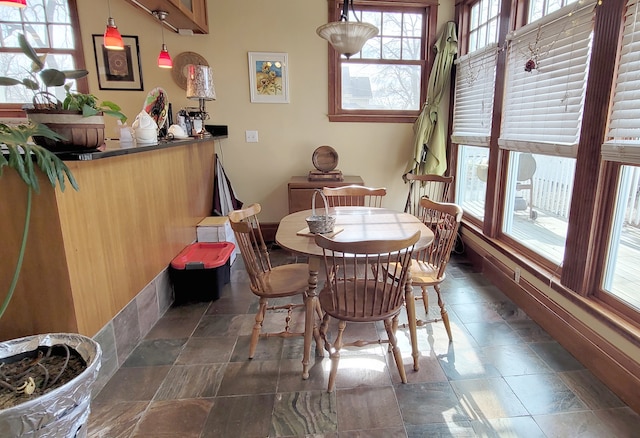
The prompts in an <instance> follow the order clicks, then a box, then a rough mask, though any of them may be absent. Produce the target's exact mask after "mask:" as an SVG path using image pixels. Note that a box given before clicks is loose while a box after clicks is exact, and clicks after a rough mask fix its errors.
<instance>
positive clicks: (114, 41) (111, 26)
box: [104, 0, 124, 50]
mask: <svg viewBox="0 0 640 438" xmlns="http://www.w3.org/2000/svg"><path fill="white" fill-rule="evenodd" d="M107 8H108V9H109V19H108V20H107V28H106V30H105V31H104V47H105V49H109V50H124V41H122V35H120V32H118V27H117V26H116V22H115V20H114V19H113V18H112V17H111V2H110V1H108V0H107Z"/></svg>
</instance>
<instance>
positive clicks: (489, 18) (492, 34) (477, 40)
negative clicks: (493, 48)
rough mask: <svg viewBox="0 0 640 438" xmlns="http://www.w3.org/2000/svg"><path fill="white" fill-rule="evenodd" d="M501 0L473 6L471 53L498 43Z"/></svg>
mask: <svg viewBox="0 0 640 438" xmlns="http://www.w3.org/2000/svg"><path fill="white" fill-rule="evenodd" d="M499 12H500V2H499V0H480V1H479V2H478V3H476V4H475V5H473V6H471V17H470V21H471V22H470V24H469V53H471V52H475V51H476V50H478V49H481V48H483V47H486V46H488V45H489V44H492V43H495V42H497V41H498V15H499Z"/></svg>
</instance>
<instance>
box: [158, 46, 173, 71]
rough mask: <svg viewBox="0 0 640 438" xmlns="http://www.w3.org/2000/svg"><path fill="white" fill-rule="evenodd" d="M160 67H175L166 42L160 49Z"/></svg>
mask: <svg viewBox="0 0 640 438" xmlns="http://www.w3.org/2000/svg"><path fill="white" fill-rule="evenodd" d="M158 67H160V68H172V67H173V60H172V59H171V55H169V51H168V50H167V45H166V44H162V50H160V54H159V55H158Z"/></svg>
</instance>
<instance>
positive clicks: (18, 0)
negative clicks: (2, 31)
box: [0, 0, 27, 9]
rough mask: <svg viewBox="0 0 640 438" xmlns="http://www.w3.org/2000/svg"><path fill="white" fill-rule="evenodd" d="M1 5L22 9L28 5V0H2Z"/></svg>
mask: <svg viewBox="0 0 640 438" xmlns="http://www.w3.org/2000/svg"><path fill="white" fill-rule="evenodd" d="M0 6H14V7H16V8H21V9H22V8H26V7H27V0H2V1H0Z"/></svg>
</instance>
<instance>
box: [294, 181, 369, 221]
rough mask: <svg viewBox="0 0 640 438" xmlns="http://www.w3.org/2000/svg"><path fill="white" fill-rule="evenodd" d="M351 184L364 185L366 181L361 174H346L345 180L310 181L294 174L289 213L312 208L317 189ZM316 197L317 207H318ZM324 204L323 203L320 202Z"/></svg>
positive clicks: (318, 199)
mask: <svg viewBox="0 0 640 438" xmlns="http://www.w3.org/2000/svg"><path fill="white" fill-rule="evenodd" d="M351 184H357V185H360V186H363V185H364V181H362V178H360V177H359V176H348V175H347V176H345V177H344V180H343V181H309V180H308V178H307V177H306V176H293V177H291V179H290V180H289V184H288V189H289V213H295V212H296V211H302V210H308V209H310V208H311V198H312V197H313V191H314V190H315V189H321V188H322V187H342V186H348V185H351ZM318 201H321V199H320V198H317V199H316V208H317V207H318V205H319V204H318ZM320 205H322V204H320Z"/></svg>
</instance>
